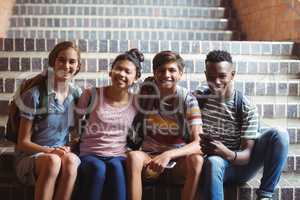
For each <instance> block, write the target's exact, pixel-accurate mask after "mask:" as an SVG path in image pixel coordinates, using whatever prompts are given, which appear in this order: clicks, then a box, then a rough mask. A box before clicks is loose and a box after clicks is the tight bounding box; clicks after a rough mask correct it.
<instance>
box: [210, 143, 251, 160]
mask: <svg viewBox="0 0 300 200" xmlns="http://www.w3.org/2000/svg"><path fill="white" fill-rule="evenodd" d="M211 143H212V144H213V145H214V146H215V149H214V150H213V151H212V154H215V155H219V156H222V157H223V158H224V159H226V160H229V161H230V162H232V163H233V164H235V165H245V164H247V163H248V162H249V160H250V156H251V151H252V149H253V146H254V140H250V139H242V143H241V149H242V150H241V151H238V152H235V151H232V150H230V149H228V148H227V147H226V146H225V145H223V144H222V143H221V142H219V141H212V142H211Z"/></svg>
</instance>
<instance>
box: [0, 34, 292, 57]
mask: <svg viewBox="0 0 300 200" xmlns="http://www.w3.org/2000/svg"><path fill="white" fill-rule="evenodd" d="M123 39H124V38H122V40H75V42H76V44H78V46H79V47H80V50H81V51H82V52H89V53H93V52H111V53H117V52H124V51H127V50H128V49H130V48H133V47H136V48H138V49H140V50H142V51H143V53H157V52H159V51H161V50H173V51H176V52H178V53H180V54H187V53H191V54H207V53H208V52H209V51H211V50H214V49H221V50H226V51H228V52H230V53H231V54H232V55H253V56H255V55H263V56H271V55H272V56H291V55H292V53H293V48H295V45H294V43H293V42H286V43H278V42H273V43H272V42H264V43H261V42H237V41H236V42H232V41H169V40H167V41H161V40H162V39H160V40H159V41H158V40H153V41H152V40H150V41H149V40H123ZM62 40H63V39H60V40H57V39H22V38H21V39H3V38H2V39H1V38H0V51H9V52H11V51H18V52H19V51H21V52H22V51H26V52H29V51H38V52H42V51H50V50H51V49H52V48H53V47H54V45H55V44H57V43H58V42H59V41H62ZM266 62H267V61H266Z"/></svg>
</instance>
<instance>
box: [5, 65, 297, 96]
mask: <svg viewBox="0 0 300 200" xmlns="http://www.w3.org/2000/svg"><path fill="white" fill-rule="evenodd" d="M101 69H102V70H100V71H102V72H103V74H100V73H99V77H97V76H94V77H93V78H89V77H84V74H83V73H82V74H81V73H80V74H79V75H80V77H78V76H75V78H74V79H75V80H76V81H79V80H82V81H85V82H86V83H94V84H96V85H98V86H99V85H101V84H103V81H104V83H105V84H106V83H108V80H107V72H108V66H106V67H105V70H103V69H104V68H103V67H101ZM18 71H19V70H18ZM20 71H22V70H20ZM28 71H30V70H28ZM28 71H27V70H26V72H28ZM33 71H35V72H32V73H28V75H27V76H22V77H16V78H13V77H3V76H2V77H0V92H5V93H13V92H15V87H18V85H19V84H20V83H21V81H23V80H24V79H25V78H28V77H29V76H33V75H34V74H37V73H38V72H40V71H41V70H33ZM145 71H146V70H143V72H144V73H143V77H147V76H151V75H152V74H151V73H149V72H148V73H146V72H145ZM24 72H25V71H24ZM89 72H99V71H98V70H95V71H93V70H90V71H89ZM190 75H195V74H193V72H191V73H186V74H185V75H184V77H183V78H182V81H180V83H179V84H180V85H182V86H184V87H186V88H188V89H189V90H195V89H197V88H199V87H200V86H203V85H207V84H206V83H205V82H204V75H203V74H200V73H199V76H198V78H197V76H193V77H190ZM250 78H251V76H249V79H250ZM299 84H300V83H299V82H297V81H281V82H274V81H273V82H270V81H264V80H260V81H242V80H236V81H235V83H234V85H235V88H236V89H238V90H239V91H241V92H243V93H244V94H245V95H247V96H274V98H276V96H280V97H281V96H299V95H300V92H299V89H300V85H299ZM86 85H87V84H85V86H86ZM286 100H287V101H288V99H286Z"/></svg>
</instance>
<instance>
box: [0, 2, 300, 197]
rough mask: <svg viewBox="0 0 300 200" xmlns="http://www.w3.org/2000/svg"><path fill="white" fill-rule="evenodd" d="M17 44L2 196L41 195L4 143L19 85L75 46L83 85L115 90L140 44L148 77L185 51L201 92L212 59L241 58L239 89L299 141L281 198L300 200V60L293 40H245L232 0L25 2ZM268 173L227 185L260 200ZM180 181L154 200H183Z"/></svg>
mask: <svg viewBox="0 0 300 200" xmlns="http://www.w3.org/2000/svg"><path fill="white" fill-rule="evenodd" d="M16 2H17V3H16V6H15V8H14V14H13V16H12V17H11V26H10V29H9V30H8V32H7V38H2V39H0V93H1V94H0V108H1V109H0V141H1V142H0V152H1V156H0V196H1V199H4V200H13V199H18V200H19V199H20V200H30V199H33V188H30V187H25V186H23V185H21V184H20V183H18V182H17V181H16V178H15V175H14V172H13V157H12V154H13V152H14V146H13V145H12V144H10V143H8V142H7V141H5V140H4V134H5V124H6V120H7V113H8V109H7V105H8V102H9V100H10V99H11V98H12V95H13V93H14V92H15V90H16V88H17V87H18V85H19V84H20V83H21V81H22V80H24V79H25V78H28V77H31V76H33V75H35V74H37V73H39V72H40V71H41V70H43V69H44V68H46V67H47V56H48V52H49V51H50V50H51V49H52V48H53V47H54V45H55V44H56V43H57V42H60V41H62V40H75V41H76V43H77V44H78V45H79V47H80V49H81V51H82V58H83V60H82V63H83V64H84V65H83V67H82V69H81V73H79V74H78V75H77V76H76V77H75V79H74V82H75V84H77V85H79V86H81V87H83V88H85V87H90V86H96V85H97V86H101V85H107V84H109V77H108V71H109V69H110V63H111V61H112V60H113V59H114V58H115V57H116V56H117V55H118V54H119V53H121V52H124V51H126V50H128V49H130V48H133V47H137V48H139V49H140V50H141V51H142V52H143V53H144V54H145V58H146V61H145V62H144V65H143V75H142V78H145V77H147V76H149V75H151V73H152V67H151V60H152V58H153V56H154V55H155V53H157V52H159V51H161V50H173V51H177V52H179V53H180V54H181V55H182V57H183V58H184V59H185V61H186V69H185V75H184V77H183V80H182V81H181V82H180V84H181V85H182V86H184V87H187V88H188V89H190V90H194V89H195V88H197V87H198V86H199V85H200V84H201V83H203V82H204V81H205V77H204V74H203V70H204V59H205V56H206V54H207V53H208V52H209V51H211V50H214V49H223V50H226V51H228V52H230V53H231V54H232V55H233V59H234V61H235V62H234V64H235V66H236V70H237V73H238V75H237V77H236V82H235V87H236V88H237V89H239V90H240V91H243V92H244V93H245V94H246V95H248V96H249V97H250V99H251V101H252V102H253V103H255V104H256V105H257V108H258V111H259V114H260V116H261V120H262V121H263V126H264V127H265V128H267V127H280V128H285V129H287V130H288V132H289V135H290V149H289V157H288V161H287V163H286V166H285V170H284V173H283V175H282V177H281V181H280V183H279V185H278V188H277V189H276V193H275V197H274V199H278V200H300V181H299V180H300V148H299V147H300V123H299V122H300V120H299V117H300V108H299V102H300V101H299V96H300V82H299V80H298V79H296V74H297V73H299V72H300V69H299V68H300V60H299V59H298V60H297V56H296V54H295V53H294V52H295V49H296V48H297V46H296V44H295V43H293V42H249V41H240V38H241V36H240V33H239V31H238V24H237V19H236V17H235V15H234V13H233V12H232V10H231V9H230V1H229V0H17V1H16ZM260 177H261V175H260V174H258V175H257V177H255V178H254V179H252V180H251V181H249V182H247V183H246V184H245V185H242V186H239V187H232V186H227V187H226V188H227V189H226V196H227V197H226V198H227V199H228V200H235V199H236V200H255V198H256V195H255V190H256V189H257V188H258V186H259V178H260ZM179 194H180V185H168V184H160V185H158V186H156V187H155V186H153V185H146V186H144V197H143V199H144V200H154V199H155V200H160V199H168V200H175V199H179V197H180V195H179Z"/></svg>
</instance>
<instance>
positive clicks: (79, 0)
mask: <svg viewBox="0 0 300 200" xmlns="http://www.w3.org/2000/svg"><path fill="white" fill-rule="evenodd" d="M16 3H17V4H44V3H47V4H76V5H80V4H92V5H149V6H150V5H161V6H164V5H165V6H166V5H173V6H194V7H202V6H206V7H210V6H211V7H219V6H224V5H226V4H227V1H223V0H201V1H198V0H150V1H149V0H127V1H124V0H113V1H111V0H17V1H16Z"/></svg>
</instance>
